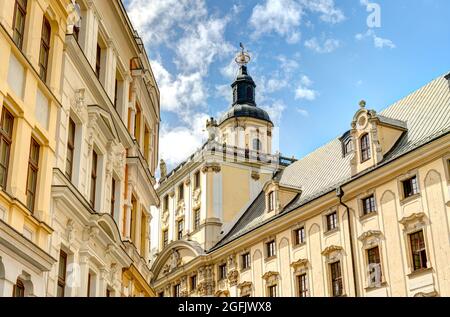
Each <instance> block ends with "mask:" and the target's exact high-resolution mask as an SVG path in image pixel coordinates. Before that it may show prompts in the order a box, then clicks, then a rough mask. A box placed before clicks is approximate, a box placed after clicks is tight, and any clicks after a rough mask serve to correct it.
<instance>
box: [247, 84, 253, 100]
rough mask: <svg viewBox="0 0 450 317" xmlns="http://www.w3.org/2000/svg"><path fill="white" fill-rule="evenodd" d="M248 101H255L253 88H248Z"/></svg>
mask: <svg viewBox="0 0 450 317" xmlns="http://www.w3.org/2000/svg"><path fill="white" fill-rule="evenodd" d="M247 99H248V100H253V88H252V87H250V86H248V87H247Z"/></svg>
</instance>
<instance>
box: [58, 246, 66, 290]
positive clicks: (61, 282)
mask: <svg viewBox="0 0 450 317" xmlns="http://www.w3.org/2000/svg"><path fill="white" fill-rule="evenodd" d="M66 272H67V254H66V253H65V252H64V251H62V250H61V251H60V252H59V267H58V290H57V295H56V296H57V297H64V290H65V288H66Z"/></svg>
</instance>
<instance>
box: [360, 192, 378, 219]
mask: <svg viewBox="0 0 450 317" xmlns="http://www.w3.org/2000/svg"><path fill="white" fill-rule="evenodd" d="M369 199H371V200H372V201H371V202H369V205H367V203H366V202H367V200H369ZM367 207H369V208H367ZM376 212H377V203H376V199H375V195H374V194H370V195H368V196H366V197H364V198H362V199H361V217H365V216H368V215H371V214H374V213H376Z"/></svg>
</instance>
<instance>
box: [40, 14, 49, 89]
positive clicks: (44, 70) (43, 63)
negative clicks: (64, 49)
mask: <svg viewBox="0 0 450 317" xmlns="http://www.w3.org/2000/svg"><path fill="white" fill-rule="evenodd" d="M45 30H47V31H48V39H47V38H44V35H45V33H44V31H45ZM51 39H52V26H51V24H50V21H49V20H48V19H47V17H46V16H45V15H44V19H43V21H42V31H41V41H40V43H41V44H40V51H39V77H40V78H41V80H42V81H43V82H47V78H48V61H49V58H50V48H51V46H50V44H51V43H50V42H51ZM44 53H45V55H43V54H44ZM42 59H44V60H42Z"/></svg>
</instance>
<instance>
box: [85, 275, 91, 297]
mask: <svg viewBox="0 0 450 317" xmlns="http://www.w3.org/2000/svg"><path fill="white" fill-rule="evenodd" d="M87 282H88V283H87V284H88V285H87V296H86V297H91V287H92V275H91V272H89V273H88V280H87Z"/></svg>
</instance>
